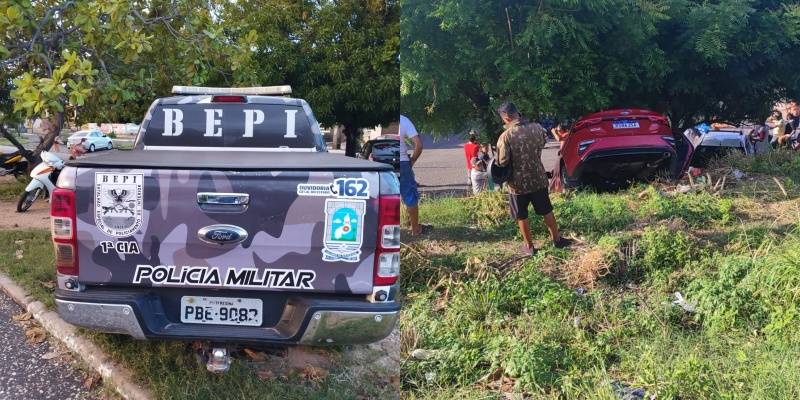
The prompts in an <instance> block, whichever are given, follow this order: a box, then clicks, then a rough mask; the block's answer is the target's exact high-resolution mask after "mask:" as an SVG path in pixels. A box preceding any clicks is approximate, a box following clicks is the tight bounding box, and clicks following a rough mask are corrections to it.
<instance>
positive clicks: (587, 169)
mask: <svg viewBox="0 0 800 400" xmlns="http://www.w3.org/2000/svg"><path fill="white" fill-rule="evenodd" d="M674 158H675V149H674V148H673V147H672V146H664V147H629V148H605V149H597V150H593V149H591V148H589V150H588V152H587V154H585V155H584V156H583V159H582V160H581V161H580V163H579V164H578V166H577V167H576V168H575V170H574V171H573V173H572V175H571V176H570V179H581V178H583V177H584V175H597V176H601V177H603V178H606V179H620V180H625V179H629V178H633V177H635V176H637V175H641V174H642V173H645V174H646V173H648V171H653V170H655V169H658V168H664V167H668V166H669V162H670V160H671V159H674Z"/></svg>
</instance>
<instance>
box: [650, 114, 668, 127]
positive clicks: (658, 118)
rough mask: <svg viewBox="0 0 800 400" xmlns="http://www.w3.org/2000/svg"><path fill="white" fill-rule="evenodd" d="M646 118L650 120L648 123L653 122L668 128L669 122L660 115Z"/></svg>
mask: <svg viewBox="0 0 800 400" xmlns="http://www.w3.org/2000/svg"><path fill="white" fill-rule="evenodd" d="M647 118H648V119H649V120H650V122H655V123H657V124H661V125H664V126H669V121H668V120H667V119H666V118H665V117H662V116H660V115H651V116H649V117H647Z"/></svg>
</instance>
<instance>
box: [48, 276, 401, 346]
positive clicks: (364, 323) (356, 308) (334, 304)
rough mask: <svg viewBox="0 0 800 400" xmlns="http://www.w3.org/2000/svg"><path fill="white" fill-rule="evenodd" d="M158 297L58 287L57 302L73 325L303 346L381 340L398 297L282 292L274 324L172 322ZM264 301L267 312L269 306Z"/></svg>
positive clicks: (143, 335) (148, 335) (151, 335)
mask: <svg viewBox="0 0 800 400" xmlns="http://www.w3.org/2000/svg"><path fill="white" fill-rule="evenodd" d="M180 294H181V293H178V294H177V295H178V296H179V295H180ZM205 295H207V296H215V295H217V294H214V293H205ZM219 295H220V296H225V295H227V294H219ZM241 296H243V297H250V296H253V293H252V292H249V293H246V294H245V293H242V294H241ZM162 297H163V293H160V294H159V293H153V292H145V291H135V290H129V289H128V290H109V289H87V290H86V291H84V292H71V291H64V290H57V291H56V307H57V310H58V314H59V315H60V316H61V317H62V318H63V319H64V320H65V321H67V322H69V323H71V324H73V325H77V326H81V327H85V328H89V329H93V330H97V331H101V332H108V333H119V334H126V335H130V336H133V337H134V338H136V339H142V340H144V339H174V340H211V341H214V342H235V343H270V344H307V345H328V344H359V343H372V342H376V341H379V340H381V339H383V338H385V337H386V336H388V335H389V334H390V333H391V332H392V330H393V329H394V327H395V324H396V323H397V319H398V317H399V310H400V305H399V304H398V303H396V302H387V303H370V302H367V301H366V300H361V299H355V298H342V297H332V296H326V297H320V298H316V297H315V296H307V295H306V296H295V295H289V296H286V297H285V303H284V307H283V308H282V309H276V310H275V311H274V312H272V313H271V314H280V315H279V316H277V315H276V316H275V318H274V320H275V322H276V323H274V324H268V323H267V324H268V325H272V326H260V327H245V326H225V325H202V324H186V323H181V322H175V316H174V313H172V312H171V311H170V310H169V307H168V306H167V305H166V303H165V302H163V301H162ZM267 304H268V302H266V301H265V306H264V313H265V314H266V313H270V312H271V311H272V309H268V308H267V307H268V306H267ZM265 323H266V322H265Z"/></svg>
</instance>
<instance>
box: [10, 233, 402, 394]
mask: <svg viewBox="0 0 800 400" xmlns="http://www.w3.org/2000/svg"><path fill="white" fill-rule="evenodd" d="M0 258H1V259H3V260H6V262H5V263H3V264H2V265H0V271H2V272H3V273H5V274H7V275H8V276H9V277H11V278H12V279H13V280H14V281H15V282H17V283H18V284H20V285H21V286H23V287H24V288H25V289H26V290H27V291H28V292H29V293H30V294H31V295H32V296H34V297H35V298H36V299H37V300H39V301H42V302H43V303H44V304H45V305H47V307H48V308H54V301H53V290H54V288H55V268H54V267H53V265H54V260H53V249H52V244H51V242H50V233H49V232H47V231H44V230H4V231H0ZM84 333H85V334H86V335H87V337H89V338H90V339H92V340H93V341H94V342H95V343H97V344H98V345H100V346H101V347H102V348H103V349H105V350H106V351H107V352H108V353H109V354H110V355H112V357H113V358H115V359H116V361H118V362H120V363H121V364H122V365H124V366H126V367H127V368H129V369H130V370H131V371H132V372H133V374H134V376H135V377H136V379H137V380H138V381H139V383H141V384H142V385H143V386H145V387H147V388H148V389H149V390H150V391H151V392H152V393H153V394H154V396H155V398H158V399H221V398H231V399H356V398H364V399H367V398H387V399H391V398H396V396H397V389H396V387H395V386H394V384H396V378H392V377H391V376H392V371H387V370H386V369H382V366H381V365H379V364H380V363H379V362H376V361H377V360H379V359H380V358H381V357H384V356H385V354H381V353H380V352H378V351H377V350H376V349H373V348H371V347H367V346H362V348H361V349H359V350H358V351H352V350H350V351H345V350H349V349H347V348H338V347H334V348H324V349H323V348H318V349H305V350H303V354H302V355H301V356H300V357H295V358H294V359H293V358H292V357H287V354H286V353H287V349H285V348H283V349H281V348H274V349H267V348H264V349H248V350H247V351H242V352H240V353H236V354H235V357H234V358H233V364H232V366H231V370H230V371H229V372H227V373H225V374H222V375H214V374H211V373H209V372H207V371H206V369H205V364H204V363H203V362H200V361H199V360H198V358H197V356H196V354H197V352H196V349H197V348H198V347H197V346H198V343H187V342H179V341H170V342H142V341H137V340H134V339H132V338H130V337H127V336H122V335H109V334H101V333H94V332H90V331H84ZM288 351H289V352H291V351H292V350H288Z"/></svg>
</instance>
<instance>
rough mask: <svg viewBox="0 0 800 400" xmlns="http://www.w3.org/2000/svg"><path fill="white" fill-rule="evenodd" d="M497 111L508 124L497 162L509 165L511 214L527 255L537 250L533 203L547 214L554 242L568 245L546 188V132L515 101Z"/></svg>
mask: <svg viewBox="0 0 800 400" xmlns="http://www.w3.org/2000/svg"><path fill="white" fill-rule="evenodd" d="M497 113H498V114H500V118H501V119H502V120H503V123H504V124H505V131H504V132H503V133H502V134H501V135H500V138H499V139H498V140H497V161H496V163H497V165H498V166H499V167H501V168H503V167H506V168H510V173H509V176H508V181H507V182H506V183H507V186H508V192H509V195H508V200H509V206H510V209H511V217H512V218H513V219H514V220H516V221H517V225H518V226H519V230H520V233H522V238H523V240H524V241H525V243H524V244H523V245H522V248H521V249H520V251H521V252H522V253H523V254H526V255H532V254H533V253H534V252H535V251H536V249H535V248H534V246H533V240H532V239H531V230H530V225H529V224H528V206H530V205H533V209H534V211H535V212H536V214H538V215H541V216H543V217H544V223H545V225H547V229H548V231H549V232H550V238H551V239H552V240H553V245H554V246H555V247H557V248H563V247H567V246H569V245H570V244H571V243H572V241H571V240H570V239H566V238H563V237H561V234H560V233H559V231H558V224H557V223H556V217H555V215H553V205H552V204H551V203H550V194H549V193H548V190H547V188H548V179H547V174H546V172H545V169H544V165H542V149H543V148H544V146H545V143H546V141H547V138H546V134H547V133H546V132H545V130H544V128H542V126H541V125H539V124H537V123H535V122H530V121H528V120H526V119H523V118H522V116H521V115H520V113H519V111H518V110H517V107H516V106H515V105H514V103H511V102H505V103H503V104H502V105H501V106H500V107H499V108H498V109H497Z"/></svg>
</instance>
